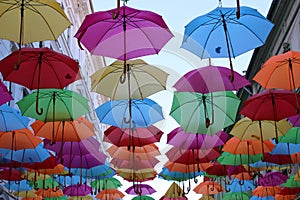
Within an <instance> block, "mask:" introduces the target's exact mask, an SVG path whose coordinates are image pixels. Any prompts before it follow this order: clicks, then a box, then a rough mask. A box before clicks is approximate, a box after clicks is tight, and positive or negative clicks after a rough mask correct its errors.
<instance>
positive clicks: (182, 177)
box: [158, 167, 203, 181]
mask: <svg viewBox="0 0 300 200" xmlns="http://www.w3.org/2000/svg"><path fill="white" fill-rule="evenodd" d="M158 175H159V177H161V178H163V179H165V180H174V181H186V180H188V179H191V178H195V177H197V176H201V175H203V172H198V171H196V172H195V173H194V172H190V173H184V172H176V171H170V170H169V169H168V168H166V167H163V168H162V171H161V172H160V173H159V174H158Z"/></svg>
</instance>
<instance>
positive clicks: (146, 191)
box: [125, 183, 156, 196]
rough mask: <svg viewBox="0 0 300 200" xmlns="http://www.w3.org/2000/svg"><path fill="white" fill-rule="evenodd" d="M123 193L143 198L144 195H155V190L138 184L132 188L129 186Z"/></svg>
mask: <svg viewBox="0 0 300 200" xmlns="http://www.w3.org/2000/svg"><path fill="white" fill-rule="evenodd" d="M125 192H126V193H127V194H132V195H139V196H144V195H151V194H153V193H155V192H156V190H155V189H154V188H153V187H151V186H150V185H147V184H141V183H140V184H137V185H134V186H130V187H129V188H127V189H126V190H125Z"/></svg>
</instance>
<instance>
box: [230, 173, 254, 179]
mask: <svg viewBox="0 0 300 200" xmlns="http://www.w3.org/2000/svg"><path fill="white" fill-rule="evenodd" d="M232 177H233V178H236V179H239V180H252V177H253V176H252V174H250V172H242V173H239V174H236V175H235V174H234V175H232Z"/></svg>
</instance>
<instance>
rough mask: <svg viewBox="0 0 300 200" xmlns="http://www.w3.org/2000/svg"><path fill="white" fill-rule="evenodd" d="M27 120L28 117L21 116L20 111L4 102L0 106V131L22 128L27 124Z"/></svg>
mask: <svg viewBox="0 0 300 200" xmlns="http://www.w3.org/2000/svg"><path fill="white" fill-rule="evenodd" d="M29 121H30V120H29V118H28V117H25V116H22V115H21V112H20V111H18V110H16V109H14V108H11V107H9V106H8V105H6V104H3V105H1V106H0V131H3V132H7V131H13V130H17V129H24V128H26V127H27V126H28V124H29Z"/></svg>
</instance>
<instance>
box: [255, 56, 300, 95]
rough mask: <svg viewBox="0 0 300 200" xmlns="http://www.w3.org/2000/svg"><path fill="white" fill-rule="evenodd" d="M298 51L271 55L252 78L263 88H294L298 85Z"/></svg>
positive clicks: (299, 67)
mask: <svg viewBox="0 0 300 200" xmlns="http://www.w3.org/2000/svg"><path fill="white" fill-rule="evenodd" d="M299 61H300V52H295V51H288V52H286V53H284V54H279V55H276V56H272V57H271V58H269V59H268V60H267V62H265V63H264V64H263V66H262V67H261V69H260V70H259V72H258V73H257V74H256V75H255V76H254V78H253V80H255V81H256V82H258V83H259V84H260V85H261V86H262V87H263V88H270V89H271V88H281V89H287V90H294V89H296V88H298V87H300V76H299V74H300V62H299Z"/></svg>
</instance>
